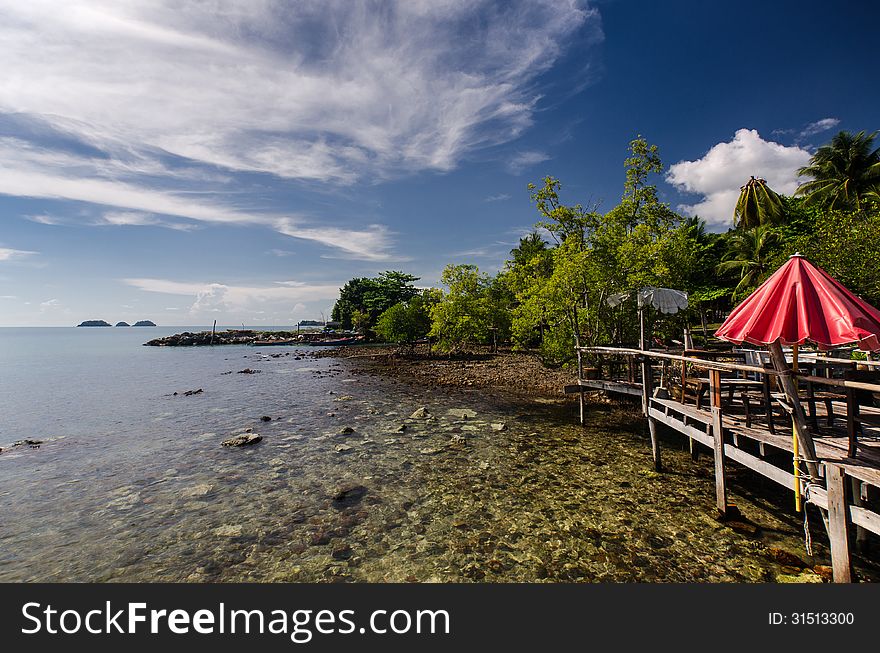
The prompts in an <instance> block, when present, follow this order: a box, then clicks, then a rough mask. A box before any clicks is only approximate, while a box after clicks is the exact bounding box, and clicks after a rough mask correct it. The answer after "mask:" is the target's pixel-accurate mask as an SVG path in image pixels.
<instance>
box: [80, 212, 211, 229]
mask: <svg viewBox="0 0 880 653" xmlns="http://www.w3.org/2000/svg"><path fill="white" fill-rule="evenodd" d="M95 224H96V225H108V226H114V227H165V228H166V229H175V230H177V231H192V230H193V229H198V225H196V224H193V223H191V222H170V221H168V220H161V219H159V218H158V217H157V216H155V215H153V214H151V213H139V212H137V211H108V212H106V213H104V214H103V215H102V216H101V217H100V219H98V220H97V221H96V222H95Z"/></svg>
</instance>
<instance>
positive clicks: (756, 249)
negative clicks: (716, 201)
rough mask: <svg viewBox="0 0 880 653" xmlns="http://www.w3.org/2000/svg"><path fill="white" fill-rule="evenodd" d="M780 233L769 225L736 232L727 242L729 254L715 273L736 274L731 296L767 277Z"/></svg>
mask: <svg viewBox="0 0 880 653" xmlns="http://www.w3.org/2000/svg"><path fill="white" fill-rule="evenodd" d="M778 244H779V234H778V233H777V232H776V231H775V230H774V229H773V228H772V227H771V226H769V225H758V226H757V227H755V228H753V229H747V230H743V231H736V232H734V233H733V234H731V235H730V238H729V240H728V251H727V253H726V254H725V255H724V258H723V260H722V262H721V263H720V264H719V265H718V272H721V273H723V272H729V271H739V282H738V283H737V284H736V286H735V287H734V289H733V297H734V298H736V297H738V296H741V295H745V294H747V293H748V292H749V291H751V290H752V289H753V288H755V287H756V286H757V285H758V283H759V282H760V281H763V280H764V278H765V277H766V276H767V275H768V273H769V272H770V271H772V270H773V269H774V267H773V263H772V262H773V256H774V253H775V247H776V246H777V245H778Z"/></svg>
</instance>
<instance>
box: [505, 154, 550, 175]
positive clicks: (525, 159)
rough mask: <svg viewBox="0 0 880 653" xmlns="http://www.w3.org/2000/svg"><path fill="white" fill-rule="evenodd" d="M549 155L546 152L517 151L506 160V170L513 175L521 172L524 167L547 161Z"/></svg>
mask: <svg viewBox="0 0 880 653" xmlns="http://www.w3.org/2000/svg"><path fill="white" fill-rule="evenodd" d="M549 159H550V155H549V154H547V153H546V152H538V151H529V152H517V153H516V154H514V155H513V156H512V157H511V158H510V160H508V162H507V170H508V171H509V172H510V173H511V174H513V175H519V174H522V172H523V171H524V170H525V169H526V168H531V167H532V166H534V165H537V164H538V163H543V162H544V161H548V160H549Z"/></svg>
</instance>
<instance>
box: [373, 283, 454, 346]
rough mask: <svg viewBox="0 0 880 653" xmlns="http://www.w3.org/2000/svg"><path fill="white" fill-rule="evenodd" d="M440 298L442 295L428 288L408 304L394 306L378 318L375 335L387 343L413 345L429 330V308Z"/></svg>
mask: <svg viewBox="0 0 880 653" xmlns="http://www.w3.org/2000/svg"><path fill="white" fill-rule="evenodd" d="M441 298H442V293H441V292H440V291H439V290H436V289H434V288H429V289H427V290H424V291H422V292H421V293H420V294H418V295H416V296H415V297H413V298H412V299H410V300H409V301H408V302H401V303H399V304H395V305H394V306H392V307H391V308H389V309H388V310H386V311H385V312H384V313H382V314H381V315H380V316H379V319H378V320H377V321H376V333H377V334H378V336H379V337H380V338H382V339H383V340H386V341H388V342H396V343H398V344H402V345H413V344H414V343H415V342H416V340H419V339H420V338H424V337H425V336H426V335H428V332H429V331H430V330H431V308H432V307H433V306H434V305H435V304H437V303H438V302H439V301H440V300H441Z"/></svg>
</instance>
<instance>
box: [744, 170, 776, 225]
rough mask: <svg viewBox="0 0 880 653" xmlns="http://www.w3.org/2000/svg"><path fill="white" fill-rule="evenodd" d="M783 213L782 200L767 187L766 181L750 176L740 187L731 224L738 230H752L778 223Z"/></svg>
mask: <svg viewBox="0 0 880 653" xmlns="http://www.w3.org/2000/svg"><path fill="white" fill-rule="evenodd" d="M783 212H784V208H783V206H782V199H780V197H779V195H777V194H776V193H775V192H773V190H772V189H771V188H770V187H769V186H768V185H767V180H766V179H756V178H755V177H754V176H752V178H751V179H749V180H748V181H747V182H746V184H745V185H744V186H742V187H740V194H739V199H738V200H737V202H736V207H735V208H734V210H733V223H734V225H736V226H737V227H738V228H742V229H753V228H754V227H757V226H758V225H761V224H774V223H776V222H779V221H780V219H781V218H782V215H783Z"/></svg>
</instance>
